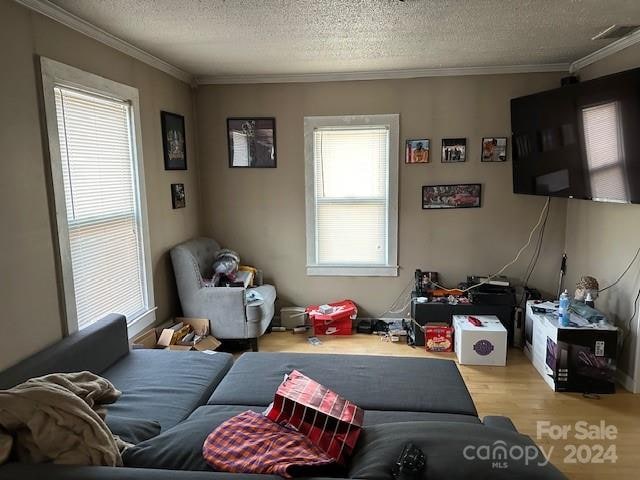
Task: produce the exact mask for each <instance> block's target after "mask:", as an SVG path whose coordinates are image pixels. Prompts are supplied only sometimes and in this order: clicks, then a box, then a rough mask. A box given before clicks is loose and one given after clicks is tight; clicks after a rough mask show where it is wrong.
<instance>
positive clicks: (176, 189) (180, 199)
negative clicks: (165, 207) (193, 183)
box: [171, 183, 187, 209]
mask: <svg viewBox="0 0 640 480" xmlns="http://www.w3.org/2000/svg"><path fill="white" fill-rule="evenodd" d="M171 205H172V206H173V208H174V209H176V208H184V207H186V206H187V197H186V196H185V194H184V183H172V184H171Z"/></svg>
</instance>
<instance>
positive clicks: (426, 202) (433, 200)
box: [422, 183, 482, 210]
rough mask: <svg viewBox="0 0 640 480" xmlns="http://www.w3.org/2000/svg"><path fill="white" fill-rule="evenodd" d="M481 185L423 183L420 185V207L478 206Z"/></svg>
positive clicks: (429, 208)
mask: <svg viewBox="0 0 640 480" xmlns="http://www.w3.org/2000/svg"><path fill="white" fill-rule="evenodd" d="M481 193H482V185H480V184H479V183H461V184H456V185H425V186H423V187H422V209H423V210H435V209H445V208H478V207H480V203H481Z"/></svg>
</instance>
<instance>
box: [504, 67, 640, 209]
mask: <svg viewBox="0 0 640 480" xmlns="http://www.w3.org/2000/svg"><path fill="white" fill-rule="evenodd" d="M511 129H512V135H513V144H512V149H513V191H514V193H524V194H529V195H544V196H552V197H567V198H580V199H587V200H598V201H605V202H620V203H640V68H637V69H634V70H628V71H626V72H622V73H618V74H615V75H609V76H607V77H601V78H597V79H595V80H589V81H587V82H582V83H577V84H572V85H567V86H564V87H561V88H557V89H555V90H549V91H546V92H542V93H536V94H534V95H528V96H526V97H520V98H514V99H513V100H511Z"/></svg>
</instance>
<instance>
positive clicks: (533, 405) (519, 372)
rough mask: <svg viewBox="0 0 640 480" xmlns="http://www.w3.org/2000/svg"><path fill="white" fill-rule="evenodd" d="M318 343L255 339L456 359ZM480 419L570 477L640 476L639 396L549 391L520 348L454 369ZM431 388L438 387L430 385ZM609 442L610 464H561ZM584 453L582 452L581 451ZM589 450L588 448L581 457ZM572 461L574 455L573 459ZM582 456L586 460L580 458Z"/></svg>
mask: <svg viewBox="0 0 640 480" xmlns="http://www.w3.org/2000/svg"><path fill="white" fill-rule="evenodd" d="M321 341H322V345H319V346H312V345H310V344H309V343H308V342H307V337H306V335H300V334H296V335H294V334H292V333H289V332H286V333H284V332H279V333H271V334H268V335H265V336H264V337H262V338H261V339H260V350H261V351H269V352H309V353H311V352H313V353H343V354H368V355H392V356H408V357H437V358H450V359H452V360H455V359H456V358H455V355H454V354H449V353H446V354H435V353H427V352H425V351H424V350H423V349H422V348H411V347H409V346H407V345H403V344H398V343H388V342H382V341H381V340H380V339H379V338H378V337H376V336H373V335H363V334H359V335H358V334H356V335H352V336H347V337H321ZM458 367H459V369H460V372H461V373H462V376H463V377H464V380H465V382H466V384H467V387H468V388H469V391H470V392H471V396H472V397H473V400H474V402H475V404H476V407H477V409H478V412H479V415H480V417H481V418H482V417H484V416H485V415H505V416H508V417H510V418H511V419H512V420H513V422H514V423H515V425H516V427H517V428H518V430H519V431H520V432H522V433H524V434H527V435H529V436H531V437H532V438H533V439H534V440H535V441H536V442H537V443H538V445H540V446H541V447H542V448H543V449H544V450H545V451H548V450H549V449H550V447H553V451H552V454H551V462H552V463H553V464H554V465H556V466H557V467H558V468H559V469H560V470H562V471H563V472H564V473H565V474H566V475H567V476H568V477H569V478H576V479H598V480H601V479H604V478H616V479H627V478H628V479H631V478H639V477H640V394H637V395H633V394H631V393H629V392H627V391H626V390H624V389H622V387H620V388H619V391H618V393H616V394H614V395H603V396H601V397H600V398H585V397H583V396H582V395H580V394H566V393H555V392H553V391H552V390H551V389H550V388H549V387H548V386H547V384H546V383H544V381H543V380H542V378H541V377H540V376H539V375H538V372H537V371H536V370H535V369H534V368H533V366H532V365H531V363H529V361H528V360H527V358H526V357H525V356H524V354H523V353H522V351H521V350H518V349H510V350H509V353H508V359H507V366H506V367H478V366H465V365H459V366H458ZM434 388H437V386H436V385H434ZM538 421H548V422H551V424H554V425H571V426H572V427H573V426H574V425H575V423H576V422H577V421H586V422H589V424H599V423H600V422H601V421H604V422H606V424H607V425H613V426H615V427H616V428H617V430H618V435H617V439H616V440H613V441H611V440H593V441H588V440H587V441H584V440H576V439H575V438H574V437H573V433H570V434H569V438H568V439H567V440H557V441H553V440H550V439H549V438H548V437H545V438H541V439H537V438H536V427H537V422H538ZM581 444H587V445H589V446H591V447H592V446H593V445H596V444H600V445H603V447H605V450H606V448H607V447H608V446H609V445H612V444H614V445H615V449H616V454H617V457H618V458H617V461H616V462H615V463H609V462H606V463H602V464H594V463H582V464H581V463H579V461H576V463H573V464H572V463H565V462H564V459H565V457H566V456H567V455H568V451H566V450H565V448H571V447H570V446H569V445H576V446H578V445H581ZM584 451H586V450H585V449H583V452H584ZM592 451H594V450H591V449H589V450H588V451H587V453H586V454H589V453H590V452H592ZM574 458H575V457H574ZM583 458H586V457H583Z"/></svg>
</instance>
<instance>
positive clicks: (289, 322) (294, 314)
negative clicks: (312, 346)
mask: <svg viewBox="0 0 640 480" xmlns="http://www.w3.org/2000/svg"><path fill="white" fill-rule="evenodd" d="M308 322H309V316H308V315H307V314H306V312H305V309H304V307H284V308H281V309H280V325H281V326H283V327H284V328H286V329H287V330H293V329H294V328H296V327H300V326H304V325H307V323H308Z"/></svg>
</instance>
